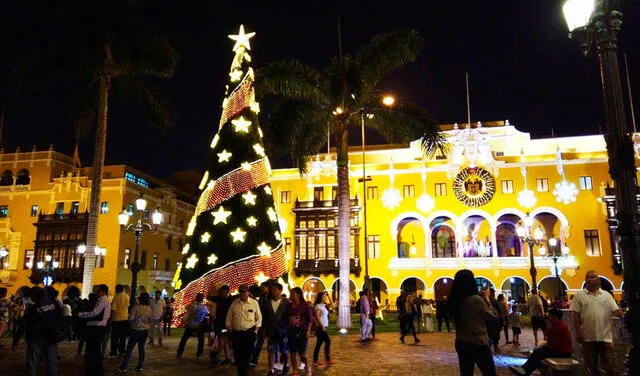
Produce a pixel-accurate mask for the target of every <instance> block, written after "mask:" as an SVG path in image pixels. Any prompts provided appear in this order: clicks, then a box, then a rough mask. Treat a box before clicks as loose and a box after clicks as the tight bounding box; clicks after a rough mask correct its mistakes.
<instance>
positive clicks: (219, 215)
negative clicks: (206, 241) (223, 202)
mask: <svg viewBox="0 0 640 376" xmlns="http://www.w3.org/2000/svg"><path fill="white" fill-rule="evenodd" d="M211 215H213V224H214V225H217V224H218V223H224V224H227V218H228V217H229V216H230V215H231V212H230V211H226V210H224V208H223V207H222V206H221V207H220V208H219V209H218V210H217V211H214V212H211Z"/></svg>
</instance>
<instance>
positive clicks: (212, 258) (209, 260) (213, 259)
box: [207, 253, 218, 265]
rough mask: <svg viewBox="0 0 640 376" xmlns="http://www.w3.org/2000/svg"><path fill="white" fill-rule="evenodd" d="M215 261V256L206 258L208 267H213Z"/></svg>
mask: <svg viewBox="0 0 640 376" xmlns="http://www.w3.org/2000/svg"><path fill="white" fill-rule="evenodd" d="M216 261H218V256H216V255H215V254H213V253H212V254H210V255H209V257H207V264H208V265H213V264H215V263H216Z"/></svg>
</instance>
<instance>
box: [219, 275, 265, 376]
mask: <svg viewBox="0 0 640 376" xmlns="http://www.w3.org/2000/svg"><path fill="white" fill-rule="evenodd" d="M261 325H262V314H261V313H260V307H259V306H258V301H257V300H255V299H253V298H250V297H249V287H248V286H247V285H244V284H243V285H240V286H239V287H238V298H236V299H235V300H234V301H233V303H231V307H229V312H227V318H226V320H225V326H226V327H227V329H229V330H230V331H231V344H232V346H233V353H234V355H235V359H236V367H237V369H238V376H246V375H247V371H248V368H249V361H250V360H251V352H252V350H253V344H254V343H255V341H256V333H257V332H258V329H259V328H260V326H261Z"/></svg>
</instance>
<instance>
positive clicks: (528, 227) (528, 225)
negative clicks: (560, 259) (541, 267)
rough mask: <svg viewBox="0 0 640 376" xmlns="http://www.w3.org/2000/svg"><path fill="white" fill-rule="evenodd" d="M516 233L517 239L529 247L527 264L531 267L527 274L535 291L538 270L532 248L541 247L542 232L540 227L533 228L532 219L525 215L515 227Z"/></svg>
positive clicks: (542, 242) (542, 243)
mask: <svg viewBox="0 0 640 376" xmlns="http://www.w3.org/2000/svg"><path fill="white" fill-rule="evenodd" d="M516 233H517V234H518V237H519V238H520V240H522V241H523V242H526V243H527V245H529V263H530V264H531V266H530V267H529V273H530V274H531V288H533V289H537V288H538V283H537V281H536V276H537V275H538V270H537V269H536V263H535V260H534V258H533V247H535V246H536V245H538V246H542V245H544V241H543V240H542V239H543V238H544V232H543V231H542V230H541V229H540V227H536V228H535V229H534V228H533V217H532V216H530V215H529V213H527V216H526V217H524V219H523V220H522V222H521V223H519V224H518V226H517V227H516Z"/></svg>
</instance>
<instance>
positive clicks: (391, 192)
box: [381, 159, 402, 210]
mask: <svg viewBox="0 0 640 376" xmlns="http://www.w3.org/2000/svg"><path fill="white" fill-rule="evenodd" d="M389 169H390V171H391V172H390V173H389V182H390V184H389V188H387V189H385V190H384V192H382V197H381V199H382V205H383V206H384V207H385V208H387V209H391V210H393V209H395V208H397V207H398V206H399V205H400V203H401V202H402V196H401V195H400V191H399V190H397V189H396V188H394V186H393V182H394V181H395V179H396V176H395V172H394V170H393V159H391V161H390V162H389Z"/></svg>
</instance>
